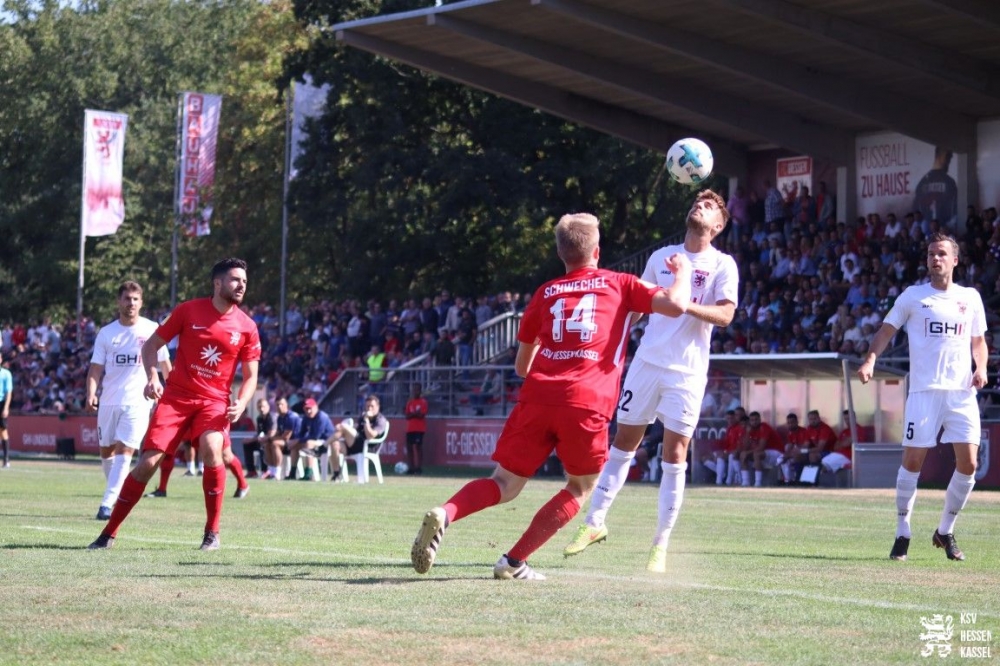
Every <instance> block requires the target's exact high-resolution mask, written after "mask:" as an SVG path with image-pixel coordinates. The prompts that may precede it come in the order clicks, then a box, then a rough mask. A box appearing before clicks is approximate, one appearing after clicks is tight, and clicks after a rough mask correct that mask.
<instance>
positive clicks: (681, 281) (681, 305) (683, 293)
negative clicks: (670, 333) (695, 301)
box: [643, 253, 691, 317]
mask: <svg viewBox="0 0 1000 666" xmlns="http://www.w3.org/2000/svg"><path fill="white" fill-rule="evenodd" d="M666 263H667V269H668V270H669V271H670V272H671V273H673V274H674V283H673V284H672V285H670V286H669V287H667V288H666V289H661V290H660V291H658V292H657V293H656V295H655V296H653V303H652V309H653V312H655V313H657V314H661V315H665V316H667V317H679V316H681V315H682V314H684V313H685V312H687V309H688V307H689V306H690V305H691V262H690V260H689V259H688V258H687V256H686V255H683V254H680V253H675V254H672V255H670V257H668V258H667V260H666ZM643 284H646V285H647V286H650V287H653V286H655V285H651V284H649V283H646V282H644V283H643Z"/></svg>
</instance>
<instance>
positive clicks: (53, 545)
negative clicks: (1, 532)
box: [0, 543, 87, 550]
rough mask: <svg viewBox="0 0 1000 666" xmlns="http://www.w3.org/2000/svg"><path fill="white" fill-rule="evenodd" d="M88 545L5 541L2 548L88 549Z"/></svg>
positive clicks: (0, 548) (0, 547)
mask: <svg viewBox="0 0 1000 666" xmlns="http://www.w3.org/2000/svg"><path fill="white" fill-rule="evenodd" d="M86 549H87V545H86V544H84V545H82V546H67V545H66V544H61V543H5V544H3V545H2V546H0V550H86Z"/></svg>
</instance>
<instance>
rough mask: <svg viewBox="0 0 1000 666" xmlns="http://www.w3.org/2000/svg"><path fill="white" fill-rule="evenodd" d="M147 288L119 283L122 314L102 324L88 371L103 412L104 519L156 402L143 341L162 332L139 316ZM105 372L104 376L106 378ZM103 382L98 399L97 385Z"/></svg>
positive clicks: (165, 368) (163, 361) (165, 367)
mask: <svg viewBox="0 0 1000 666" xmlns="http://www.w3.org/2000/svg"><path fill="white" fill-rule="evenodd" d="M141 308H142V287H140V286H139V285H138V284H137V283H135V282H124V283H122V285H121V286H120V287H119V288H118V319H116V320H115V321H113V322H111V323H110V324H108V325H107V326H104V327H103V328H101V330H100V331H99V332H98V334H97V340H96V341H95V342H94V353H93V355H92V356H91V358H90V370H89V371H88V372H87V409H89V410H91V411H94V410H96V411H97V439H98V445H99V446H100V449H101V466H102V468H103V469H104V476H105V479H106V482H107V483H106V486H105V490H104V499H103V500H101V506H100V508H99V509H98V511H97V519H98V520H107V519H108V518H110V517H111V508H112V507H113V506H114V504H115V501H116V500H117V499H118V492H119V491H120V490H121V487H122V483H123V482H124V481H125V475H126V474H128V472H129V465H130V464H131V462H132V454H133V452H134V451H136V450H137V449H138V448H139V446H140V444H142V438H143V437H144V436H145V434H146V428H147V427H148V426H149V416H150V410H151V409H152V406H153V402H152V401H151V400H147V399H146V398H145V396H144V395H143V391H144V389H145V388H146V372H145V371H144V370H143V367H142V354H141V353H140V352H141V350H142V345H143V344H144V343H145V342H146V340H148V339H149V337H150V336H152V335H153V333H154V332H155V331H156V327H157V324H156V322H155V321H152V320H150V319H146V318H145V317H141V316H139V310H140V309H141ZM157 361H158V364H159V367H160V371H161V372H163V374H164V376H166V375H167V374H169V372H170V356H169V354H168V352H167V350H166V348H163V349H161V350H160V353H159V355H158V356H157ZM102 375H103V379H102ZM98 385H100V386H101V396H100V402H99V403H98V396H97V387H98Z"/></svg>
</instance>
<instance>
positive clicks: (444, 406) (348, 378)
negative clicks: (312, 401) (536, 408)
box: [319, 365, 522, 421]
mask: <svg viewBox="0 0 1000 666" xmlns="http://www.w3.org/2000/svg"><path fill="white" fill-rule="evenodd" d="M521 383H522V379H521V378H520V377H518V376H517V374H516V373H515V372H514V367H513V366H512V365H470V366H458V365H449V366H433V365H416V366H410V367H405V368H394V369H392V370H390V371H389V372H388V374H387V376H386V379H385V380H384V381H380V382H369V381H368V370H367V368H350V369H348V370H345V371H344V372H343V373H341V375H340V376H339V377H338V378H337V381H336V382H335V383H334V385H333V387H331V388H330V390H329V391H327V393H326V395H324V396H323V397H322V399H321V400H320V401H319V403H320V408H321V409H323V410H324V411H325V412H327V413H328V414H330V415H331V416H332V417H333V419H334V420H335V421H336V420H338V419H339V418H340V417H342V416H356V415H358V414H359V413H361V407H362V404H363V403H364V400H365V398H367V397H368V396H369V395H377V396H378V397H379V402H380V404H381V410H382V413H383V414H385V415H386V416H401V415H402V414H403V412H404V408H405V407H406V401H407V400H409V399H410V396H411V394H412V390H413V385H414V384H419V385H420V386H421V389H422V393H423V397H424V398H426V400H427V403H428V414H429V415H430V416H472V417H475V416H483V417H493V418H496V417H498V416H499V417H505V416H506V415H507V414H508V413H509V412H510V410H511V408H512V407H513V406H514V403H515V402H517V394H518V392H519V391H520V388H521Z"/></svg>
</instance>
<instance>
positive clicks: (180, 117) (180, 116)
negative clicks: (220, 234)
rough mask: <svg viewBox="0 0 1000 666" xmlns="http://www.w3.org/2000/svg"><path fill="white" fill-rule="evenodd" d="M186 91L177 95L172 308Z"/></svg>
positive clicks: (171, 265) (173, 304) (171, 307)
mask: <svg viewBox="0 0 1000 666" xmlns="http://www.w3.org/2000/svg"><path fill="white" fill-rule="evenodd" d="M183 122H184V93H180V94H179V95H178V96H177V144H176V149H175V151H174V153H175V155H174V157H175V160H174V161H175V167H174V233H173V236H172V238H171V242H170V309H171V310H173V309H174V306H176V305H177V233H178V228H179V227H180V224H181V207H180V188H181V169H182V165H181V151H182V148H183V146H181V140H182V137H183V135H184V128H183V126H182V124H183Z"/></svg>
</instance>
